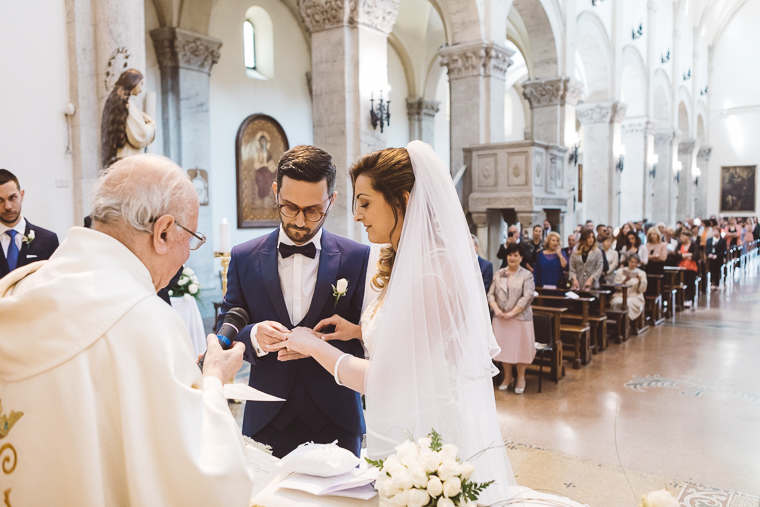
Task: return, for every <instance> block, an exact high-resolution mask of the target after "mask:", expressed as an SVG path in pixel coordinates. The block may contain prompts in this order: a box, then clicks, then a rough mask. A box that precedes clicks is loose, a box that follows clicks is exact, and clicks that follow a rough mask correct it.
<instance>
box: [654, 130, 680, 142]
mask: <svg viewBox="0 0 760 507" xmlns="http://www.w3.org/2000/svg"><path fill="white" fill-rule="evenodd" d="M680 134H681V131H680V130H678V129H662V130H658V131H657V132H656V133H655V134H654V144H656V145H663V144H672V143H673V141H675V140H676V139H677V138H678V137H680Z"/></svg>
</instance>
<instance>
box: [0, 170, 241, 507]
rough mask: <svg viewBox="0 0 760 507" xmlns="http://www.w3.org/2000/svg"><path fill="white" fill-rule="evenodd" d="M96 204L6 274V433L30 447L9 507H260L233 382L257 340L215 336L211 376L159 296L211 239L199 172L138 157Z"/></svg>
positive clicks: (2, 391) (2, 341)
mask: <svg viewBox="0 0 760 507" xmlns="http://www.w3.org/2000/svg"><path fill="white" fill-rule="evenodd" d="M91 215H92V219H93V228H92V229H86V228H83V227H73V228H72V229H71V230H70V231H69V234H68V237H67V238H66V240H65V241H64V242H63V244H62V245H61V246H60V247H59V248H58V250H56V252H55V253H54V254H53V256H52V257H51V258H50V260H48V261H46V262H38V263H34V264H30V265H28V266H24V267H23V268H20V269H17V270H16V271H14V272H12V273H11V274H10V275H8V276H6V277H5V278H3V279H2V280H0V316H2V317H0V357H2V360H1V361H0V399H1V400H2V413H3V417H5V414H7V413H10V414H11V415H10V417H11V420H10V424H8V423H6V426H5V428H4V429H3V430H4V431H2V432H0V435H2V437H3V438H4V440H3V442H8V443H12V444H13V446H15V448H16V449H17V450H18V453H19V454H18V461H17V462H15V464H14V467H15V471H14V472H13V473H12V474H10V475H4V476H3V489H4V490H6V491H5V495H6V496H5V501H6V504H7V505H10V502H12V503H13V505H35V506H43V505H76V506H77V507H96V506H97V507H100V506H106V505H146V506H147V505H161V506H169V507H188V506H198V507H210V506H219V507H230V506H238V507H247V506H248V505H249V503H250V497H251V490H252V488H253V482H252V478H251V477H250V475H249V473H248V471H247V470H246V460H245V455H244V447H243V443H242V438H241V431H240V428H239V427H238V426H237V424H236V423H235V419H234V418H233V416H232V414H231V413H230V410H229V408H228V406H227V400H226V398H225V396H224V391H223V389H222V383H223V382H224V381H226V380H227V379H229V378H230V377H231V376H232V375H233V374H234V373H235V372H236V371H237V370H238V369H239V368H240V366H241V365H242V362H243V351H244V349H245V347H244V346H243V344H235V346H234V347H232V348H231V349H230V350H227V351H223V350H222V348H221V347H220V345H219V340H218V339H217V338H216V337H214V336H213V335H210V336H209V337H208V342H207V345H208V353H207V355H206V360H205V365H204V368H203V373H201V370H200V369H199V368H198V365H197V364H196V360H197V358H196V357H195V355H194V353H193V350H192V347H191V341H190V336H189V334H188V331H187V328H186V327H185V325H184V324H183V322H182V319H181V318H180V316H179V314H178V313H177V312H176V311H174V310H172V309H171V308H170V307H169V306H168V305H166V304H165V303H164V302H163V301H161V299H159V298H158V296H157V295H156V291H157V290H158V289H159V288H161V287H164V286H165V285H166V284H167V282H169V280H170V279H171V278H172V276H173V275H174V274H175V273H176V272H177V270H178V269H179V267H180V266H182V263H183V262H185V261H186V260H187V258H188V257H189V255H190V250H193V249H196V248H198V247H200V246H201V245H202V244H203V242H204V241H205V237H204V236H203V235H202V234H200V233H198V232H195V231H196V227H197V224H198V196H197V194H196V192H195V189H194V188H193V185H192V183H191V182H190V180H189V179H188V177H187V175H186V173H185V172H184V171H183V170H182V169H181V168H180V167H179V166H177V165H176V164H174V163H173V162H172V161H170V160H169V159H167V158H164V157H158V156H155V155H135V156H131V157H127V158H124V159H122V160H121V161H119V162H117V163H116V164H114V165H113V166H112V167H111V168H110V169H109V170H108V171H107V172H105V173H104V174H103V175H102V176H101V177H100V179H99V180H98V181H97V182H96V183H95V185H94V188H93V191H92V213H91ZM20 337H21V338H24V337H29V338H33V339H19V338H20ZM14 414H16V415H15V418H14ZM11 426H12V427H11ZM0 428H2V426H0ZM41 486H42V487H41Z"/></svg>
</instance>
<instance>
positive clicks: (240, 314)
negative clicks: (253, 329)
mask: <svg viewBox="0 0 760 507" xmlns="http://www.w3.org/2000/svg"><path fill="white" fill-rule="evenodd" d="M247 324H248V313H246V311H245V310H243V309H242V308H237V307H235V308H232V309H230V311H228V312H227V313H226V314H225V315H224V320H223V321H222V327H220V328H219V332H218V333H217V334H216V337H217V338H219V345H221V346H222V349H223V350H227V349H229V348H230V347H232V340H234V339H235V337H236V336H237V335H238V333H239V332H240V330H241V329H243V328H244V327H245V326H246V325H247ZM205 359H206V353H205V352H204V353H203V355H202V356H201V359H200V360H199V361H198V367H199V368H200V369H201V371H203V362H204V361H205Z"/></svg>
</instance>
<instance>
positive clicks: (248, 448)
mask: <svg viewBox="0 0 760 507" xmlns="http://www.w3.org/2000/svg"><path fill="white" fill-rule="evenodd" d="M245 465H246V468H247V469H248V472H249V473H250V475H251V476H252V477H253V491H252V493H251V498H253V497H255V496H256V495H258V494H259V493H260V492H261V491H263V490H264V488H266V487H267V486H268V485H269V483H271V482H272V481H273V480H274V479H275V477H277V476H278V475H280V474H281V473H282V466H281V465H280V459H279V458H277V457H275V456H272V455H271V454H269V453H268V452H266V451H263V450H262V449H259V448H258V447H256V446H254V445H251V444H249V443H248V442H246V444H245Z"/></svg>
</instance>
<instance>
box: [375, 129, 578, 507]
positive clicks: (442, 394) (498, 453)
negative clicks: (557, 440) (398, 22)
mask: <svg viewBox="0 0 760 507" xmlns="http://www.w3.org/2000/svg"><path fill="white" fill-rule="evenodd" d="M407 151H408V152H409V156H410V158H411V161H412V166H413V168H414V175H415V183H414V187H413V189H412V192H411V194H410V196H409V202H408V204H407V209H406V213H405V216H404V224H403V228H402V232H401V239H400V241H399V246H398V251H397V254H396V258H395V261H394V264H393V270H392V274H391V279H390V281H389V283H388V285H387V287H386V289H385V291H384V293H383V294H381V296H380V297H379V298H378V300H377V301H375V302H373V303H371V304H370V305H369V306H368V308H367V309H366V311H365V313H364V315H363V316H362V319H361V327H362V336H363V340H364V344H365V347H366V348H367V350H368V355H369V359H370V366H369V369H368V371H367V375H366V379H365V393H366V401H367V417H366V423H367V454H368V455H369V457H370V458H374V459H376V458H385V457H387V456H389V455H390V454H392V453H394V452H395V447H396V445H398V444H400V443H401V442H403V441H404V440H406V438H407V435H408V434H411V436H412V437H413V438H415V439H417V438H419V437H421V436H425V435H427V434H428V433H429V432H430V431H431V429H435V430H436V431H438V432H439V433H440V434H441V435H442V437H443V440H444V441H446V442H448V443H452V444H454V445H456V446H458V447H459V450H460V451H459V457H460V459H462V460H467V461H470V462H471V463H472V464H473V465H474V466H475V468H476V471H475V474H474V475H473V480H474V481H476V482H486V481H490V480H493V481H495V483H494V484H493V485H491V486H490V487H489V488H487V489H486V491H485V492H484V493H483V494H482V495H481V497H480V499H479V502H480V503H482V504H483V505H492V506H496V505H526V506H527V505H545V503H535V504H532V503H530V501H529V500H527V499H528V498H530V499H535V498H539V497H543V498H544V499H551V500H552V502H553V503H552V505H560V506H562V505H566V506H579V504H577V503H575V502H571V501H569V500H567V499H561V498H559V497H554V496H552V495H545V494H541V493H537V492H535V491H531V490H528V489H526V488H521V487H519V486H517V483H516V481H515V476H514V473H513V472H512V468H511V466H510V464H509V459H508V458H507V453H506V448H505V446H504V441H503V437H502V435H501V430H500V428H499V424H498V417H497V412H496V402H495V399H494V392H493V384H492V376H493V375H494V373H495V371H496V370H495V367H494V365H493V362H492V360H491V358H492V357H494V356H495V355H496V354H497V353H498V352H499V348H498V345H497V344H496V340H495V339H494V336H493V331H492V329H491V323H490V318H489V315H488V304H487V302H486V297H485V288H484V286H483V280H482V278H481V276H480V269H479V267H478V263H477V258H476V256H475V252H474V249H473V246H472V240H471V238H470V232H469V229H468V227H467V222H466V220H465V218H464V213H463V212H462V208H461V205H460V203H459V198H458V196H457V194H456V190H455V189H454V185H453V183H452V181H451V177H450V175H449V174H448V171H446V169H445V167H444V165H443V162H442V161H441V160H440V158H438V156H437V155H436V154H435V152H434V151H433V150H432V148H431V147H430V146H429V145H427V144H425V143H422V142H420V141H412V142H411V143H409V145H408V146H407ZM517 498H522V499H526V500H527V501H526V502H521V501H520V502H518V501H516V499H517Z"/></svg>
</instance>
